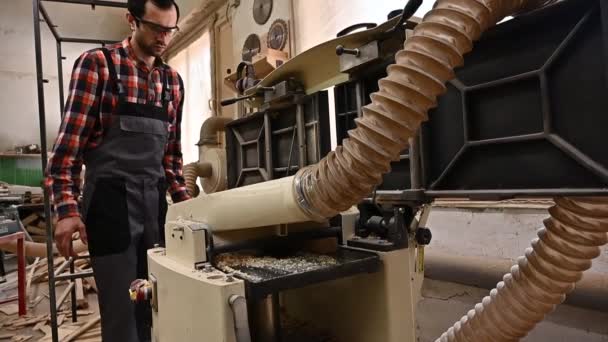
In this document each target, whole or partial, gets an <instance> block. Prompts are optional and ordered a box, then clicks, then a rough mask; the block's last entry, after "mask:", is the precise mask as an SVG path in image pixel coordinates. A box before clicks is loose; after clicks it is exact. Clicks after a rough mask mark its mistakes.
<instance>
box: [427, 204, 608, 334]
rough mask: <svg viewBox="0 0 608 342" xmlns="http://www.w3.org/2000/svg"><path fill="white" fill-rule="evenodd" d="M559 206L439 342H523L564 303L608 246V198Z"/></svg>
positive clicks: (553, 209)
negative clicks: (500, 277)
mask: <svg viewBox="0 0 608 342" xmlns="http://www.w3.org/2000/svg"><path fill="white" fill-rule="evenodd" d="M555 203H556V204H555V206H553V207H552V208H550V209H549V213H550V214H551V218H549V219H547V220H545V222H544V223H545V228H543V229H540V230H539V231H538V238H537V239H535V240H533V241H532V247H531V248H528V249H527V250H526V253H525V256H524V257H520V258H519V259H518V261H517V265H515V266H513V268H511V273H508V274H507V275H505V276H504V277H503V281H501V282H500V283H498V285H497V286H496V288H495V289H493V290H492V291H490V295H489V296H487V297H485V298H484V299H483V300H482V302H481V303H479V304H477V305H475V308H474V309H473V310H470V311H469V312H468V313H467V315H465V316H464V317H462V319H460V321H458V322H456V324H454V326H452V327H451V328H449V329H448V331H446V332H445V333H443V335H441V337H440V338H439V339H437V340H436V342H447V341H462V342H465V341H468V342H474V341H518V340H519V339H520V338H522V337H524V336H526V335H527V333H528V332H529V331H530V330H532V328H534V326H535V325H536V324H537V323H538V322H540V321H542V320H543V318H544V317H545V315H546V314H548V313H550V312H551V311H553V309H554V308H555V306H556V305H557V304H560V303H562V302H563V301H564V299H565V295H566V294H567V293H569V292H571V291H572V290H573V289H574V284H575V283H576V282H577V281H579V280H580V279H581V278H582V275H583V272H584V271H585V270H587V269H589V268H590V267H591V260H592V259H594V258H596V257H598V256H599V255H600V248H599V247H600V246H602V245H604V244H606V243H608V234H606V233H608V199H606V198H557V199H556V200H555Z"/></svg>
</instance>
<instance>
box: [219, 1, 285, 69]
mask: <svg viewBox="0 0 608 342" xmlns="http://www.w3.org/2000/svg"><path fill="white" fill-rule="evenodd" d="M253 3H254V0H241V4H240V5H239V6H238V7H237V8H235V9H234V10H233V13H232V15H231V16H230V17H231V22H232V37H233V54H234V61H239V62H240V61H241V51H242V50H243V44H244V43H245V40H246V39H247V36H249V35H250V34H252V33H254V34H257V35H258V36H260V37H262V35H264V34H266V33H267V32H268V29H269V28H270V25H272V23H273V22H274V21H275V20H276V19H283V20H285V21H289V20H291V4H290V3H291V0H288V1H286V0H274V1H273V4H272V13H271V14H270V18H268V21H266V23H265V24H264V25H259V24H258V23H256V22H255V20H254V18H253ZM235 67H236V65H235Z"/></svg>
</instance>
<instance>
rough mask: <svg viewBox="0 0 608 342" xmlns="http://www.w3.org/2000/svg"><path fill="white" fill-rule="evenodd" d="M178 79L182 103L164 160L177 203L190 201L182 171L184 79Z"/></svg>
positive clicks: (173, 197) (172, 128) (172, 192)
mask: <svg viewBox="0 0 608 342" xmlns="http://www.w3.org/2000/svg"><path fill="white" fill-rule="evenodd" d="M177 77H178V79H179V91H180V101H179V105H178V107H177V112H176V115H175V119H174V121H173V124H172V125H171V126H172V127H171V130H170V132H169V141H168V143H167V150H166V152H165V157H164V158H163V165H164V167H165V177H166V178H167V184H168V186H169V193H170V194H171V198H172V199H173V202H175V203H177V202H181V201H185V200H187V199H190V196H189V195H188V192H187V191H186V181H185V180H184V175H183V171H182V168H183V159H182V145H181V123H182V111H183V108H184V95H185V91H184V82H183V81H182V78H181V77H180V76H179V74H178V75H177Z"/></svg>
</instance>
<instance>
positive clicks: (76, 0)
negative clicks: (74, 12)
mask: <svg viewBox="0 0 608 342" xmlns="http://www.w3.org/2000/svg"><path fill="white" fill-rule="evenodd" d="M42 1H46V2H62V3H66V4H75V5H92V6H102V7H118V8H127V3H126V2H115V1H104V0H42Z"/></svg>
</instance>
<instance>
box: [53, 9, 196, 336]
mask: <svg viewBox="0 0 608 342" xmlns="http://www.w3.org/2000/svg"><path fill="white" fill-rule="evenodd" d="M128 9H129V13H127V15H126V17H127V21H128V23H129V25H130V28H131V31H132V35H131V36H130V37H128V38H126V39H125V40H123V41H122V42H121V43H118V44H115V45H112V46H107V47H105V48H101V49H95V50H91V51H87V52H85V53H83V54H82V55H81V56H80V57H79V58H78V59H77V60H76V62H75V64H74V69H73V72H72V78H71V82H70V89H69V96H68V99H67V102H66V106H65V113H64V117H63V121H62V125H61V128H60V130H59V135H58V137H57V140H56V142H55V146H54V151H53V155H52V157H51V159H50V161H49V166H48V169H47V182H46V183H47V186H48V187H49V190H50V191H51V193H52V195H53V203H54V205H55V210H56V213H57V215H58V220H59V221H58V223H57V225H56V227H55V241H56V243H57V248H58V250H59V252H60V253H61V254H62V255H63V256H65V257H69V256H73V255H74V251H73V249H72V246H71V239H72V234H73V233H75V232H79V234H80V238H81V239H82V241H83V242H85V243H87V244H88V248H89V252H90V255H91V263H92V266H93V271H94V273H95V281H96V283H97V288H98V295H99V307H100V312H101V325H102V337H103V340H104V341H106V342H113V341H120V342H137V341H149V340H150V322H151V315H150V311H149V305H144V304H141V305H139V304H138V305H134V304H132V303H131V301H130V298H129V292H128V289H129V286H130V284H131V282H132V281H133V280H135V279H138V278H146V277H147V262H146V250H147V249H149V248H152V247H153V246H154V245H155V244H157V243H161V244H162V242H163V241H164V236H163V235H164V221H165V215H166V210H167V201H166V197H165V194H166V192H167V190H168V191H169V192H170V194H171V197H172V199H173V201H175V202H179V201H183V200H186V199H189V196H188V193H187V192H186V187H185V184H184V178H183V175H182V153H181V145H180V123H181V115H182V107H183V103H184V102H183V101H184V86H183V82H182V80H181V78H180V76H179V75H178V73H177V72H176V71H175V70H173V69H171V68H170V67H169V66H167V65H166V64H164V63H163V61H162V59H161V58H160V56H161V54H162V53H163V51H164V50H165V49H166V47H167V44H169V42H170V41H171V38H172V36H173V34H174V33H175V32H176V31H177V21H178V19H179V8H178V6H177V4H176V3H175V2H174V1H173V0H129V1H128ZM83 164H84V165H85V166H86V172H85V185H84V189H83V192H82V195H83V197H82V202H80V203H79V202H78V197H79V195H80V194H81V190H80V183H81V179H80V173H81V170H82V165H83Z"/></svg>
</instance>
